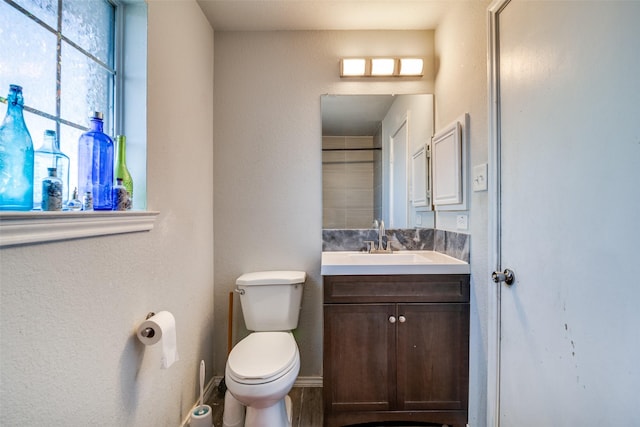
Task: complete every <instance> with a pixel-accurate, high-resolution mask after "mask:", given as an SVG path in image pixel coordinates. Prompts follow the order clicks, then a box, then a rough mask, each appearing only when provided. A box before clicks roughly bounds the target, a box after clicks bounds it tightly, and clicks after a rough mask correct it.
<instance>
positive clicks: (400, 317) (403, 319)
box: [398, 316, 407, 323]
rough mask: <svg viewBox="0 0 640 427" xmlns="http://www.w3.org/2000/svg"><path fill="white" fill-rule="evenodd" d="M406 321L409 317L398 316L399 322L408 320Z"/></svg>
mask: <svg viewBox="0 0 640 427" xmlns="http://www.w3.org/2000/svg"><path fill="white" fill-rule="evenodd" d="M406 321H407V318H406V317H404V316H399V317H398V322H400V323H404V322H406Z"/></svg>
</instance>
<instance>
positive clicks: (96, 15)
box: [62, 0, 115, 68]
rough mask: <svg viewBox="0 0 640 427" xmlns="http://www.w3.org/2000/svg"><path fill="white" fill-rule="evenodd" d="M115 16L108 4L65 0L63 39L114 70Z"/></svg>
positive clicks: (99, 1) (101, 1) (85, 0)
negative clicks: (66, 38)
mask: <svg viewBox="0 0 640 427" xmlns="http://www.w3.org/2000/svg"><path fill="white" fill-rule="evenodd" d="M114 16H115V9H114V7H113V6H112V5H111V4H110V3H109V2H107V1H105V0H91V1H87V0H64V1H63V2H62V35H63V36H65V37H68V38H69V40H71V41H72V42H74V43H75V44H77V45H78V46H80V47H81V48H83V49H85V50H86V51H87V52H89V53H91V54H92V55H94V56H95V57H96V58H98V59H100V60H101V61H102V62H104V63H105V64H107V65H109V67H111V68H113V56H112V55H111V52H112V50H113V22H114Z"/></svg>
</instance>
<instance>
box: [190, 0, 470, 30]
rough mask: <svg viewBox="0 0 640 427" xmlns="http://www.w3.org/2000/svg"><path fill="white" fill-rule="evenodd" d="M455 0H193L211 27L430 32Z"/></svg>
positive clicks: (224, 28)
mask: <svg viewBox="0 0 640 427" xmlns="http://www.w3.org/2000/svg"><path fill="white" fill-rule="evenodd" d="M455 1H460V0H197V2H198V4H199V5H200V7H201V8H202V11H203V12H204V14H205V15H206V16H207V19H208V20H209V22H210V23H211V26H212V27H213V29H214V30H215V31H277V30H433V29H435V28H436V27H437V24H438V22H439V21H440V19H441V17H442V15H443V14H444V13H445V11H446V9H447V6H448V4H450V3H451V2H455Z"/></svg>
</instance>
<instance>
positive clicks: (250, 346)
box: [227, 332, 300, 384]
mask: <svg viewBox="0 0 640 427" xmlns="http://www.w3.org/2000/svg"><path fill="white" fill-rule="evenodd" d="M299 357H300V355H299V353H298V346H297V344H296V341H295V339H294V338H293V335H292V334H291V332H253V333H251V334H249V335H248V336H247V337H246V338H244V339H243V340H241V341H240V342H239V343H238V344H236V346H235V347H233V349H232V350H231V353H230V354H229V358H228V360H227V367H228V370H227V373H228V374H229V375H230V376H231V377H232V378H233V380H234V381H236V382H238V383H242V384H264V383H268V382H271V381H274V380H276V379H278V378H279V377H281V376H283V375H284V374H286V373H287V372H288V371H289V370H291V369H292V368H293V367H294V366H295V363H296V360H297V359H298V358H299Z"/></svg>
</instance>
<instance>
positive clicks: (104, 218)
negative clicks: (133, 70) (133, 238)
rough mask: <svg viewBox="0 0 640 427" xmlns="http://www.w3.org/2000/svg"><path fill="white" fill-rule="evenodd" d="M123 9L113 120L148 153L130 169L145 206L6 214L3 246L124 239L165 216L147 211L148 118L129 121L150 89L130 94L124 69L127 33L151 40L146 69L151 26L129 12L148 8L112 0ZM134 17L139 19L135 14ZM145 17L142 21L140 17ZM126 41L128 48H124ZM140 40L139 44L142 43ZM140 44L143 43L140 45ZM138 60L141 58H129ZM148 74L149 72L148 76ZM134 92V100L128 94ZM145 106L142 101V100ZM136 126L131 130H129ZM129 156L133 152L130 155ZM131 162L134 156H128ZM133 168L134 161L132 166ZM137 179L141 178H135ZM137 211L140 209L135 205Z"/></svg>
mask: <svg viewBox="0 0 640 427" xmlns="http://www.w3.org/2000/svg"><path fill="white" fill-rule="evenodd" d="M110 1H112V2H113V3H114V4H116V5H117V9H116V32H115V34H116V39H117V41H116V70H117V72H116V94H115V101H116V108H115V112H114V117H113V120H114V122H115V126H116V127H115V129H116V131H117V133H123V134H131V135H135V137H134V138H129V137H128V138H127V140H128V141H127V142H130V141H132V139H133V140H134V141H136V140H138V141H139V143H140V145H143V146H144V147H143V149H138V150H134V151H135V152H137V153H138V158H137V159H134V160H136V162H135V163H132V164H131V165H128V166H129V167H130V168H136V169H138V171H139V173H138V174H137V176H138V177H139V179H138V180H137V181H136V194H137V196H136V200H137V201H138V202H139V203H138V205H139V206H137V207H136V209H142V210H132V211H93V212H83V211H80V212H71V211H64V212H41V211H30V212H17V211H16V212H13V211H3V212H0V247H6V246H15V245H23V244H34V243H40V242H52V241H60V240H69V239H77V238H86V237H95V236H105V235H112V234H122V233H131V232H140V231H149V230H151V229H152V228H153V226H154V224H155V220H156V217H157V216H158V215H159V212H154V211H147V210H146V117H145V120H129V121H127V111H128V110H134V108H128V107H129V106H131V105H132V104H133V105H134V106H135V107H137V106H138V105H139V102H137V100H138V98H143V99H146V84H145V85H144V87H136V88H129V87H128V88H127V91H126V92H127V93H125V90H124V86H125V84H126V83H125V81H124V80H125V79H124V78H123V73H122V71H123V69H124V67H123V65H125V66H126V65H127V64H125V63H124V62H123V61H124V58H125V55H124V49H126V48H127V43H126V41H124V38H123V34H124V32H125V30H129V29H131V30H135V31H137V33H138V35H139V36H140V37H145V40H144V43H143V44H144V46H145V52H144V58H145V59H144V60H143V61H141V62H140V63H138V64H132V66H133V67H138V66H140V64H142V66H146V64H145V63H146V26H145V28H143V29H142V30H141V29H140V28H138V27H137V25H138V24H139V22H138V23H137V24H131V26H130V27H129V26H128V25H127V20H128V19H129V17H128V16H127V15H128V10H134V9H135V8H136V7H137V8H138V11H139V8H140V7H144V8H146V5H145V3H144V1H143V0H140V1H135V0H134V1H128V2H127V3H126V4H124V3H122V2H120V1H114V0H110ZM132 16H133V15H132ZM138 17H139V16H138ZM123 41H124V43H122V42H123ZM139 41H140V40H138V42H139ZM134 44H136V45H138V46H139V45H140V43H134ZM129 56H131V57H133V58H138V57H140V55H129ZM145 75H146V72H145ZM129 92H131V97H130V98H131V99H128V97H127V95H128V94H129ZM138 101H139V100H138ZM135 113H136V118H138V119H139V115H140V111H139V109H138V108H136V109H135ZM128 122H131V126H129V125H127V123H128ZM128 151H129V150H128ZM128 160H131V156H128ZM128 163H129V162H128ZM134 176H136V175H134ZM134 207H135V206H134Z"/></svg>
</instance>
